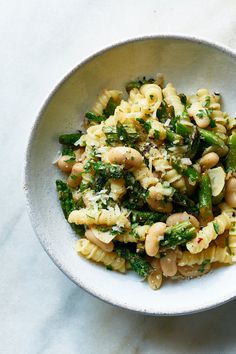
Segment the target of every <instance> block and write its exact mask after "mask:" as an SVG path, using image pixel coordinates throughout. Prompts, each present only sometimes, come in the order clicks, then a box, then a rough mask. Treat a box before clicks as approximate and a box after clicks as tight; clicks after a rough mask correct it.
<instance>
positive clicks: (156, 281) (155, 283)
mask: <svg viewBox="0 0 236 354" xmlns="http://www.w3.org/2000/svg"><path fill="white" fill-rule="evenodd" d="M147 281H148V284H149V286H150V287H151V288H152V289H153V290H157V289H159V288H160V287H161V284H162V272H161V270H160V269H157V270H153V271H152V272H151V273H150V274H149V275H148V278H147Z"/></svg>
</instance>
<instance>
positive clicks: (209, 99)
mask: <svg viewBox="0 0 236 354" xmlns="http://www.w3.org/2000/svg"><path fill="white" fill-rule="evenodd" d="M210 103H211V97H210V96H206V98H205V102H204V103H203V107H206V108H208V107H209V106H210Z"/></svg>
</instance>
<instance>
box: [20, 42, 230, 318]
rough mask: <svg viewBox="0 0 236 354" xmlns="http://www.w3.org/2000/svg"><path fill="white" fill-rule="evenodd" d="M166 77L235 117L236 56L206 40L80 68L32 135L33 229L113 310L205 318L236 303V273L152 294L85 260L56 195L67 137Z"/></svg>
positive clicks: (124, 48)
mask: <svg viewBox="0 0 236 354" xmlns="http://www.w3.org/2000/svg"><path fill="white" fill-rule="evenodd" d="M156 72H162V73H163V74H164V75H165V81H166V82H169V81H171V82H173V84H174V85H175V86H176V87H177V89H178V91H179V92H185V93H190V92H195V91H196V90H197V89H198V88H201V87H207V88H209V89H210V90H213V91H219V92H221V93H222V95H223V98H224V102H225V107H224V108H225V109H226V110H227V111H228V112H229V113H230V114H235V109H236V101H235V89H236V54H235V53H233V52H232V51H230V50H229V49H226V48H222V47H220V46H218V45H214V44H212V43H208V42H206V41H203V40H198V39H194V38H186V37H179V36H156V37H148V38H141V39H138V40H131V41H128V42H124V43H121V44H118V45H115V46H112V47H110V48H108V49H105V50H103V51H101V52H99V53H97V54H95V55H94V56H92V57H90V58H88V59H87V60H86V61H84V62H83V63H81V64H80V65H78V67H76V68H75V69H73V70H72V71H71V73H69V75H68V76H66V78H65V79H64V80H63V81H62V82H61V83H60V84H59V85H58V86H57V87H56V88H55V90H54V91H53V92H52V94H51V95H50V97H49V98H48V100H47V101H46V103H45V104H44V106H43V108H42V110H41V112H40V114H39V116H38V118H37V120H36V122H35V125H34V127H33V129H32V133H31V138H30V141H29V145H28V150H27V157H26V171H25V176H26V190H27V192H26V193H27V200H28V207H29V212H30V217H31V220H32V224H33V227H34V229H35V232H36V234H37V235H38V237H39V240H40V242H41V244H42V246H43V247H44V249H45V250H46V252H47V253H48V255H49V256H50V257H51V258H52V260H53V261H54V262H55V263H56V265H57V266H58V267H59V268H60V269H61V270H62V271H63V272H64V273H65V274H66V275H67V276H68V277H69V278H70V279H71V280H72V281H74V282H75V283H76V284H78V285H80V286H81V287H82V288H84V289H85V290H87V291H88V292H89V293H91V294H93V295H95V296H97V297H99V298H100V299H102V300H104V301H107V302H109V303H111V304H114V305H117V306H120V307H123V308H126V309H130V310H135V311H139V312H142V313H147V314H153V315H177V314H187V313H192V312H196V311H202V310H205V309H209V308H211V307H214V306H217V305H219V304H222V303H224V302H226V301H228V300H230V299H233V298H234V297H235V296H236V282H235V279H236V266H230V267H222V268H221V269H218V270H215V271H214V272H212V273H210V274H208V275H205V276H203V277H201V278H198V279H193V280H185V281H172V282H171V281H170V282H166V283H165V284H164V286H163V287H162V288H161V289H160V290H159V291H152V290H151V289H150V288H149V287H148V285H147V283H146V282H141V281H140V279H139V278H138V277H137V276H136V275H135V274H132V273H131V272H130V273H128V274H127V275H122V274H119V273H116V272H109V271H107V270H106V269H105V268H103V267H101V266H99V265H97V264H93V263H91V262H88V261H86V260H84V259H83V258H82V257H79V256H78V255H77V254H76V252H75V249H74V246H75V240H76V238H75V236H74V234H73V231H72V230H71V228H70V226H69V225H68V223H67V222H66V220H65V218H64V216H63V214H62V211H61V208H60V205H59V202H58V199H57V194H56V190H55V180H56V179H57V178H58V177H61V176H60V172H59V171H58V169H57V168H56V167H55V166H54V165H53V164H52V161H53V160H54V158H55V155H56V152H57V151H58V149H59V145H58V142H57V138H58V136H59V135H60V134H61V133H64V132H71V131H74V130H76V129H77V128H78V126H79V122H80V121H81V120H82V119H83V115H84V112H86V111H87V110H89V109H90V108H91V106H92V104H93V102H94V101H95V99H96V96H97V94H98V92H100V91H101V90H102V89H104V88H110V89H112V88H116V89H122V90H124V85H125V83H126V82H128V81H129V80H131V79H135V78H136V77H138V76H145V75H146V76H152V75H155V73H156Z"/></svg>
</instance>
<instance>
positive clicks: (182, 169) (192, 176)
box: [172, 161, 200, 183]
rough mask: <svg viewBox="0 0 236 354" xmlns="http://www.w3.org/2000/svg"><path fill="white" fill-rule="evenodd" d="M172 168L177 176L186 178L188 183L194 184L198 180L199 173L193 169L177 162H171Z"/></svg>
mask: <svg viewBox="0 0 236 354" xmlns="http://www.w3.org/2000/svg"><path fill="white" fill-rule="evenodd" d="M172 166H173V167H174V169H175V170H176V171H177V172H178V173H179V174H181V175H183V176H186V177H188V179H189V181H190V182H192V183H196V182H198V181H199V180H200V173H199V172H198V171H197V170H196V169H195V168H194V167H191V166H185V165H182V164H181V163H180V162H179V161H173V162H172Z"/></svg>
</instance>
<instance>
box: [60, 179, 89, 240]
mask: <svg viewBox="0 0 236 354" xmlns="http://www.w3.org/2000/svg"><path fill="white" fill-rule="evenodd" d="M56 188H57V193H58V197H59V200H60V203H61V208H62V211H63V213H64V215H65V218H66V220H67V219H68V217H69V214H70V213H71V212H72V211H73V210H75V209H79V208H80V207H82V206H83V205H78V204H76V203H75V202H74V200H73V198H72V192H71V190H70V188H69V187H68V186H67V184H66V183H65V182H63V181H61V180H57V181H56ZM70 225H71V227H72V229H73V230H74V231H75V232H76V233H77V234H78V235H79V236H83V235H84V233H85V229H84V226H83V225H76V224H70Z"/></svg>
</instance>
